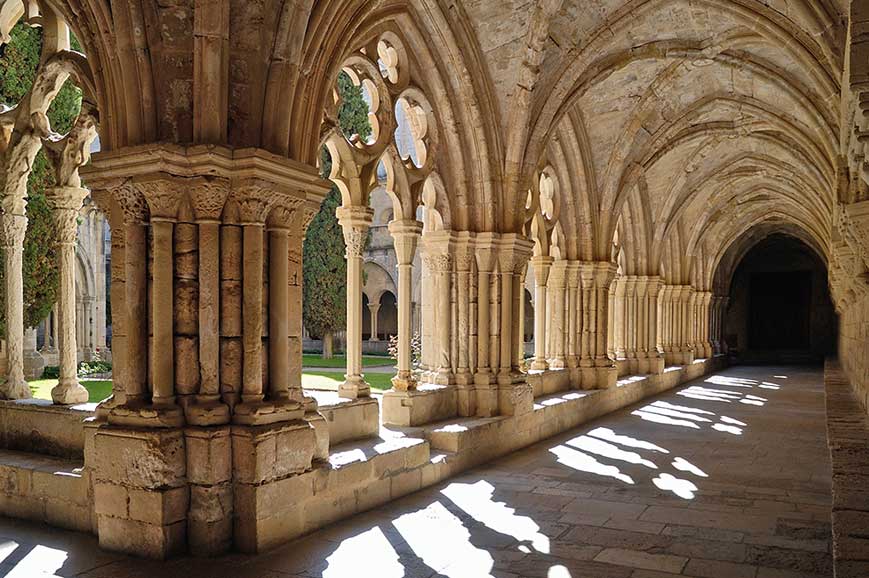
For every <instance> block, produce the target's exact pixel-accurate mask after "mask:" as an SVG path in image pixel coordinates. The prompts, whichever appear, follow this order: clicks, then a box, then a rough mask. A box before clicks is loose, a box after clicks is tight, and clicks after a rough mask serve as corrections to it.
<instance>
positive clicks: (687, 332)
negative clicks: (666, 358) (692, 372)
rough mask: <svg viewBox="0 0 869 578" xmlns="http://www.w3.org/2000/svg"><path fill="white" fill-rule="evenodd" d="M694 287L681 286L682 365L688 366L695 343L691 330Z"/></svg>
mask: <svg viewBox="0 0 869 578" xmlns="http://www.w3.org/2000/svg"><path fill="white" fill-rule="evenodd" d="M694 299H695V296H694V287H692V286H691V285H683V286H682V308H681V313H682V320H681V331H682V351H683V352H684V354H685V359H684V364H685V365H690V364H691V362H693V361H694V357H695V351H694V348H695V342H694V340H693V338H692V330H693V328H694V310H693V304H694Z"/></svg>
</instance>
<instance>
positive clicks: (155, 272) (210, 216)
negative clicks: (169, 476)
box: [101, 174, 316, 427]
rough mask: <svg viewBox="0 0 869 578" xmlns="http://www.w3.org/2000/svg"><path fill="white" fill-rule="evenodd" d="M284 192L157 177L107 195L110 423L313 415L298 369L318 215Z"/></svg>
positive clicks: (264, 185)
mask: <svg viewBox="0 0 869 578" xmlns="http://www.w3.org/2000/svg"><path fill="white" fill-rule="evenodd" d="M280 188H281V185H280V184H279V183H274V182H269V181H260V180H258V179H246V180H244V181H240V182H237V183H236V182H233V181H231V180H230V179H218V178H214V179H210V178H204V177H198V178H196V179H188V178H179V177H176V176H174V175H168V174H157V175H146V176H141V177H137V178H135V179H133V180H130V181H125V182H124V183H123V184H121V185H117V186H115V187H114V188H109V189H108V190H107V195H108V196H107V197H105V198H103V200H102V202H103V203H105V204H108V206H109V210H110V211H111V217H110V219H111V220H112V221H113V223H112V224H113V225H115V227H113V229H112V246H113V251H114V252H115V258H114V259H113V271H112V277H113V285H112V293H113V294H112V303H113V307H114V308H115V309H116V310H118V311H119V314H117V315H114V316H113V317H114V320H115V335H114V341H115V348H114V349H115V359H116V364H115V367H116V372H115V373H116V376H118V377H120V379H117V378H116V380H115V385H116V387H115V392H114V395H113V397H112V398H111V399H110V400H109V401H108V402H106V403H105V404H103V406H102V408H101V409H102V410H103V412H104V413H105V414H106V415H107V417H108V420H109V422H112V423H119V424H126V425H141V426H148V425H153V426H165V427H177V426H180V425H182V424H184V423H190V424H194V425H216V424H223V423H228V422H230V421H232V422H234V423H240V424H258V425H262V424H268V423H275V422H279V421H288V420H293V419H299V418H301V417H303V416H304V414H305V412H306V410H308V411H310V410H315V409H316V407H315V405H316V404H315V402H314V400H313V399H307V400H306V399H304V397H303V395H302V391H301V366H300V364H299V362H294V363H295V366H293V367H291V360H292V359H296V358H300V355H301V319H300V311H301V269H300V267H301V256H300V245H301V238H302V235H303V230H304V225H305V223H304V221H305V217H304V213H306V212H308V213H310V212H312V211H311V210H310V208H307V209H306V207H305V199H304V198H302V199H299V198H296V197H293V196H290V195H286V194H281V193H279V192H278V191H279V190H280ZM116 229H117V230H116ZM291 246H292V248H293V250H292V251H291ZM116 281H119V282H120V283H118V284H119V285H120V287H118V286H117V284H116ZM166 344H174V346H170V347H167V346H166ZM119 349H124V350H125V353H123V354H122V355H121V358H120V360H119V358H118V354H117V351H118V350H119ZM294 354H295V355H294ZM119 361H120V363H119ZM118 365H121V366H122V367H118ZM118 374H120V375H118Z"/></svg>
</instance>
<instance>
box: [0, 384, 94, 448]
mask: <svg viewBox="0 0 869 578" xmlns="http://www.w3.org/2000/svg"><path fill="white" fill-rule="evenodd" d="M95 406H96V404H81V405H76V406H62V405H53V404H52V403H51V402H50V401H47V400H43V399H29V400H18V401H0V447H3V448H6V449H9V450H16V451H21V452H31V453H34V454H43V455H49V456H57V457H62V458H71V459H79V460H81V459H82V456H83V455H84V424H83V420H85V419H87V418H89V417H92V416H93V415H94V414H93V410H94V408H95Z"/></svg>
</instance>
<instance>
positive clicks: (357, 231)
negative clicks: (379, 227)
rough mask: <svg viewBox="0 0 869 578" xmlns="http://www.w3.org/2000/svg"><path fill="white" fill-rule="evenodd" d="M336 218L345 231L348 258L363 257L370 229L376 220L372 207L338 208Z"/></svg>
mask: <svg viewBox="0 0 869 578" xmlns="http://www.w3.org/2000/svg"><path fill="white" fill-rule="evenodd" d="M335 216H336V217H338V222H339V223H340V224H341V228H342V229H343V231H344V245H345V246H346V248H347V257H348V258H349V257H361V256H362V253H363V251H364V250H365V241H366V239H367V238H368V228H369V227H370V226H371V222H372V221H373V220H374V210H373V209H371V208H370V207H338V209H337V210H336V211H335Z"/></svg>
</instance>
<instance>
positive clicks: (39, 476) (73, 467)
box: [0, 450, 94, 532]
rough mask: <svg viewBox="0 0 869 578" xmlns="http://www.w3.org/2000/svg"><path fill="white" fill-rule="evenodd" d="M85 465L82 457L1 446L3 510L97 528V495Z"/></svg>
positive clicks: (13, 514) (88, 529) (59, 523)
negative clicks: (79, 458)
mask: <svg viewBox="0 0 869 578" xmlns="http://www.w3.org/2000/svg"><path fill="white" fill-rule="evenodd" d="M83 466H84V464H82V462H81V461H71V460H63V459H59V458H53V457H49V456H37V455H34V454H29V453H22V452H13V451H8V450H0V512H2V514H3V515H4V516H9V517H12V518H22V519H25V520H33V521H36V522H43V523H45V524H49V525H51V526H57V527H59V528H65V529H67V530H78V531H80V532H93V531H94V512H93V495H92V492H91V484H90V477H89V473H88V472H87V471H86V470H85V469H84V467H83Z"/></svg>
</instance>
